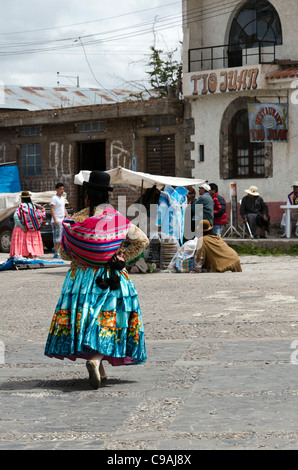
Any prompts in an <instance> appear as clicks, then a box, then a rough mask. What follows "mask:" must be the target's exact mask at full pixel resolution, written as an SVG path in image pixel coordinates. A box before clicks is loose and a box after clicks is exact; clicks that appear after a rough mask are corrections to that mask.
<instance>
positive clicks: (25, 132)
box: [20, 126, 41, 137]
mask: <svg viewBox="0 0 298 470" xmlns="http://www.w3.org/2000/svg"><path fill="white" fill-rule="evenodd" d="M40 133H41V128H40V126H24V127H21V128H20V136H21V137H29V136H32V135H40Z"/></svg>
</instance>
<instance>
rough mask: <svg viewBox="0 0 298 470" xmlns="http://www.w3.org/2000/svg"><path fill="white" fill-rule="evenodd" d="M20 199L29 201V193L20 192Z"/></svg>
mask: <svg viewBox="0 0 298 470" xmlns="http://www.w3.org/2000/svg"><path fill="white" fill-rule="evenodd" d="M20 197H21V198H22V199H29V198H30V197H31V193H29V191H22V192H21V195H20Z"/></svg>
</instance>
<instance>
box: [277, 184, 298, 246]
mask: <svg viewBox="0 0 298 470" xmlns="http://www.w3.org/2000/svg"><path fill="white" fill-rule="evenodd" d="M292 188H293V191H292V192H291V193H290V194H288V200H287V206H296V205H297V204H298V181H295V182H294V183H293V186H292ZM290 215H291V222H292V220H296V221H297V222H296V230H295V236H296V237H298V220H297V219H298V213H297V212H296V213H295V214H292V213H291V214H290ZM280 226H281V228H283V230H284V232H283V234H282V235H281V237H282V238H283V237H285V236H286V213H284V214H283V216H282V219H281V223H280Z"/></svg>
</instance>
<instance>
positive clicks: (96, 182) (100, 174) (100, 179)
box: [83, 170, 113, 191]
mask: <svg viewBox="0 0 298 470" xmlns="http://www.w3.org/2000/svg"><path fill="white" fill-rule="evenodd" d="M110 179H111V177H110V175H109V173H106V172H105V171H100V170H93V171H91V173H90V178H89V181H88V182H87V181H84V183H83V186H85V187H87V188H90V189H95V190H96V189H97V190H99V191H100V190H102V191H113V188H111V186H109V184H110Z"/></svg>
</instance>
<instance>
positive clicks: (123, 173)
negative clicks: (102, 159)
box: [74, 166, 206, 189]
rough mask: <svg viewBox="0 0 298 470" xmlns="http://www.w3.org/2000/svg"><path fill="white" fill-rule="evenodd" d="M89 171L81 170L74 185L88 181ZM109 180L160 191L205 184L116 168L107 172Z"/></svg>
mask: <svg viewBox="0 0 298 470" xmlns="http://www.w3.org/2000/svg"><path fill="white" fill-rule="evenodd" d="M90 173H91V171H87V170H82V171H80V173H78V174H77V175H75V179H74V183H75V184H78V185H80V186H82V185H83V182H84V181H89V175H90ZM107 173H109V174H110V176H111V180H110V184H111V185H114V184H128V185H131V186H138V187H140V188H144V189H147V188H151V187H152V186H154V185H155V184H156V187H157V188H158V189H162V188H163V187H164V186H166V185H168V186H176V187H179V186H184V187H185V186H198V185H199V184H202V183H205V182H206V180H203V179H193V178H180V177H175V176H162V175H151V174H150V173H142V172H139V171H132V170H128V169H127V168H122V167H121V166H118V167H117V168H114V169H113V170H108V171H107Z"/></svg>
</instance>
